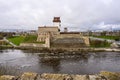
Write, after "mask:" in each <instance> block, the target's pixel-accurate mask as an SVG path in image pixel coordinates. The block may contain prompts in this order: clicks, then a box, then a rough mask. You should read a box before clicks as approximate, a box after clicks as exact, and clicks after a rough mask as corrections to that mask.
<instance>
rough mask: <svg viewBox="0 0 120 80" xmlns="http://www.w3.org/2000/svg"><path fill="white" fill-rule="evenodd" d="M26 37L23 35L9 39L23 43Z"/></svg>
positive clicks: (18, 43) (17, 43) (16, 42)
mask: <svg viewBox="0 0 120 80" xmlns="http://www.w3.org/2000/svg"><path fill="white" fill-rule="evenodd" d="M24 39H25V37H23V36H15V37H11V38H8V40H9V41H10V42H12V43H14V44H16V45H20V43H22V42H23V41H24Z"/></svg>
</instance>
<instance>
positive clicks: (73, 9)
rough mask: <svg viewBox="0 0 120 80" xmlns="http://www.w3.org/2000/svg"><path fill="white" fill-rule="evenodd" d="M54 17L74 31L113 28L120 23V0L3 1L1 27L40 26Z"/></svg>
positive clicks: (31, 27) (22, 27) (0, 3)
mask: <svg viewBox="0 0 120 80" xmlns="http://www.w3.org/2000/svg"><path fill="white" fill-rule="evenodd" d="M54 16H60V17H61V21H62V23H61V25H62V27H68V28H70V29H71V30H89V29H94V30H96V29H105V28H107V29H108V28H109V29H110V28H111V26H107V27H106V26H105V25H119V24H120V0H0V29H7V28H8V29H37V28H38V26H41V25H53V24H52V19H53V17H54ZM114 28H117V29H118V28H119V29H120V26H116V27H115V26H114Z"/></svg>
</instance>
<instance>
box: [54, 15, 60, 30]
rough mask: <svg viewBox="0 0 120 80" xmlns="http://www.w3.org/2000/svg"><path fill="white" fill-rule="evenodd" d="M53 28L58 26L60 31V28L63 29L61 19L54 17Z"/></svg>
mask: <svg viewBox="0 0 120 80" xmlns="http://www.w3.org/2000/svg"><path fill="white" fill-rule="evenodd" d="M53 26H58V28H59V29H60V27H61V20H60V17H54V18H53Z"/></svg>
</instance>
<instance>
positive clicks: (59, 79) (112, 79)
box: [0, 71, 120, 80]
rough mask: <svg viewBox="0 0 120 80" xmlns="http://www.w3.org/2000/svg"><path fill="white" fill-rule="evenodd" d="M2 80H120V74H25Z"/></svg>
mask: <svg viewBox="0 0 120 80" xmlns="http://www.w3.org/2000/svg"><path fill="white" fill-rule="evenodd" d="M0 80H120V73H115V72H107V71H102V72H100V73H99V74H95V75H73V74H53V73H43V74H37V73H32V72H25V73H23V74H22V75H20V76H10V75H2V76H0Z"/></svg>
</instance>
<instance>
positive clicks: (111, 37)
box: [93, 36, 120, 40]
mask: <svg viewBox="0 0 120 80" xmlns="http://www.w3.org/2000/svg"><path fill="white" fill-rule="evenodd" d="M93 37H97V38H103V39H111V40H116V39H119V38H120V37H119V36H93Z"/></svg>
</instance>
